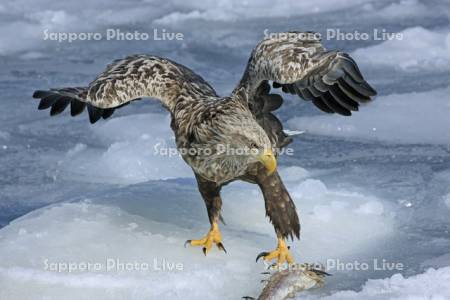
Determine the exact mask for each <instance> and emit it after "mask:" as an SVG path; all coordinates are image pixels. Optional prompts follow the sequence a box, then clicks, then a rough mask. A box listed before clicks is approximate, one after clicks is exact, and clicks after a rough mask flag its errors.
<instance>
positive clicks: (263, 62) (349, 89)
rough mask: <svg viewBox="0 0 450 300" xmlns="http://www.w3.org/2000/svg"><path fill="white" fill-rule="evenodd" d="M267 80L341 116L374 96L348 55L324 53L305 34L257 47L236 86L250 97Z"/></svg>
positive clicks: (286, 35)
mask: <svg viewBox="0 0 450 300" xmlns="http://www.w3.org/2000/svg"><path fill="white" fill-rule="evenodd" d="M284 37H286V38H284ZM267 80H271V81H273V87H274V88H279V87H281V88H282V90H283V92H286V93H290V94H294V95H298V96H300V97H301V98H302V99H304V100H307V101H311V102H312V103H313V104H314V105H315V106H317V107H318V108H319V109H320V110H322V111H324V112H327V113H338V114H341V115H344V116H350V115H351V114H352V113H351V112H352V111H357V110H358V107H359V105H360V104H361V103H365V102H368V101H370V100H371V99H372V97H373V96H375V95H376V91H375V90H374V89H373V88H372V87H371V86H370V85H369V84H368V83H367V82H366V81H365V79H364V77H363V75H362V74H361V72H360V70H359V68H358V66H357V64H356V62H355V61H354V60H353V59H352V58H351V57H350V56H349V55H348V54H347V53H344V52H342V51H338V50H331V51H329V50H326V49H325V48H324V47H323V46H322V44H321V42H320V40H319V39H317V38H315V36H314V35H313V34H312V33H308V32H303V33H300V32H291V33H286V34H284V36H281V35H280V36H279V37H278V38H268V39H265V40H263V41H261V42H260V43H259V44H258V45H257V46H256V48H255V49H254V50H253V52H252V55H251V57H250V60H249V63H248V65H247V69H246V71H245V73H244V77H243V79H242V80H241V82H240V85H239V87H242V86H244V87H245V88H247V91H248V93H249V95H253V94H254V92H255V91H256V89H257V88H258V87H259V86H260V84H261V83H262V82H263V81H267ZM239 87H238V88H239Z"/></svg>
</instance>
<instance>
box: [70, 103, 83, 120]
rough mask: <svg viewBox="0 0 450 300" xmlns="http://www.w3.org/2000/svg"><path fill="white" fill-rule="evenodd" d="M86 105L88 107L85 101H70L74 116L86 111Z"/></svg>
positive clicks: (71, 111) (71, 112)
mask: <svg viewBox="0 0 450 300" xmlns="http://www.w3.org/2000/svg"><path fill="white" fill-rule="evenodd" d="M85 107H86V103H85V102H81V101H77V100H72V102H70V115H71V116H72V117H75V116H78V115H79V114H81V113H82V112H83V111H84V108H85Z"/></svg>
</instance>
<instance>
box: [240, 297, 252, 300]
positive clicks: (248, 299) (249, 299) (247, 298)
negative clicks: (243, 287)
mask: <svg viewBox="0 0 450 300" xmlns="http://www.w3.org/2000/svg"><path fill="white" fill-rule="evenodd" d="M242 299H246V300H255V298H253V297H250V296H244V297H242Z"/></svg>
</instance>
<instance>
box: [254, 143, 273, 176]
mask: <svg viewBox="0 0 450 300" xmlns="http://www.w3.org/2000/svg"><path fill="white" fill-rule="evenodd" d="M258 160H259V161H260V162H261V163H262V164H263V165H264V167H266V169H267V172H268V174H269V175H270V174H272V173H273V172H274V171H275V170H276V169H277V160H276V158H275V155H273V152H272V150H271V149H266V150H264V152H263V153H262V154H261V155H259V156H258Z"/></svg>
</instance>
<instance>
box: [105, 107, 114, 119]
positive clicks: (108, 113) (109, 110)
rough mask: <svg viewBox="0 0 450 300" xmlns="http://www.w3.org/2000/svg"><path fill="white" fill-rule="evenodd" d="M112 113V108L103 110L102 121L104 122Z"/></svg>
mask: <svg viewBox="0 0 450 300" xmlns="http://www.w3.org/2000/svg"><path fill="white" fill-rule="evenodd" d="M113 113H114V108H106V109H104V110H103V115H102V118H103V119H104V120H106V119H108V118H109V117H111V116H112V114H113Z"/></svg>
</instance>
